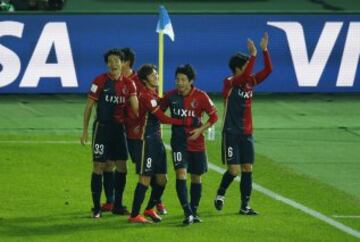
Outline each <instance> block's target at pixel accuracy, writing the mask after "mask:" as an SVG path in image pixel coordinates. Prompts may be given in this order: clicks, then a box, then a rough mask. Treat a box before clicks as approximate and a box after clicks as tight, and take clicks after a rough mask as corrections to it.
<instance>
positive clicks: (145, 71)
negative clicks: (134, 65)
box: [137, 64, 157, 82]
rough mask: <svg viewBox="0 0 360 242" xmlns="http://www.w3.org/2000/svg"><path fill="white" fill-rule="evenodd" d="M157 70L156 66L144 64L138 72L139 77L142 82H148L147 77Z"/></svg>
mask: <svg viewBox="0 0 360 242" xmlns="http://www.w3.org/2000/svg"><path fill="white" fill-rule="evenodd" d="M156 69H157V67H156V65H153V64H144V65H142V66H141V67H140V69H139V70H138V72H137V75H138V77H139V79H140V80H141V81H142V82H147V81H148V79H147V76H148V75H150V74H151V73H153V71H154V70H156Z"/></svg>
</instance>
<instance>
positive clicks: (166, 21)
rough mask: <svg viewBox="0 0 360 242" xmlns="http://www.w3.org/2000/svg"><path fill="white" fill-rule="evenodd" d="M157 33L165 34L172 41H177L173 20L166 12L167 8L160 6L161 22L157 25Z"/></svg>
mask: <svg viewBox="0 0 360 242" xmlns="http://www.w3.org/2000/svg"><path fill="white" fill-rule="evenodd" d="M156 32H158V33H160V32H163V33H164V34H166V35H167V36H169V38H170V39H171V41H174V40H175V34H174V30H173V27H172V24H171V20H170V18H169V14H168V12H167V11H166V9H165V7H164V6H162V5H161V6H160V12H159V21H158V23H157V27H156Z"/></svg>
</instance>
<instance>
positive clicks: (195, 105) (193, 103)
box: [190, 99, 198, 109]
mask: <svg viewBox="0 0 360 242" xmlns="http://www.w3.org/2000/svg"><path fill="white" fill-rule="evenodd" d="M190 106H191V107H192V108H193V109H195V108H196V107H197V106H198V103H197V101H196V100H195V99H193V100H192V101H191V103H190Z"/></svg>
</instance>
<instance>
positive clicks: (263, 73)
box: [251, 51, 272, 86]
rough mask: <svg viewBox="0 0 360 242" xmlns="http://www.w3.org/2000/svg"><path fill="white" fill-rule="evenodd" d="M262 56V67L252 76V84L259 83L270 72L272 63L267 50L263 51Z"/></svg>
mask: <svg viewBox="0 0 360 242" xmlns="http://www.w3.org/2000/svg"><path fill="white" fill-rule="evenodd" d="M263 56H264V69H262V70H261V71H259V72H257V73H256V74H255V75H254V76H252V78H251V80H252V81H253V86H255V85H257V84H259V83H261V82H262V81H263V80H265V79H266V77H268V76H269V74H270V73H271V72H272V64H271V59H270V54H269V51H263Z"/></svg>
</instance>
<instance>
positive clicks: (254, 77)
mask: <svg viewBox="0 0 360 242" xmlns="http://www.w3.org/2000/svg"><path fill="white" fill-rule="evenodd" d="M263 55H264V69H263V70H261V71H260V72H257V73H256V74H251V72H252V68H253V66H254V62H255V57H253V56H252V57H250V60H249V63H248V65H247V66H246V68H245V70H244V72H243V73H242V74H241V75H238V76H230V77H227V78H225V80H224V88H223V96H224V102H225V109H224V119H223V132H224V133H232V134H243V135H250V134H252V131H253V126H252V113H251V104H252V97H253V88H254V86H255V85H257V84H259V83H261V82H262V81H264V80H265V79H266V77H267V76H268V75H269V74H270V73H271V71H272V65H271V60H270V55H269V52H268V51H263Z"/></svg>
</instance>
